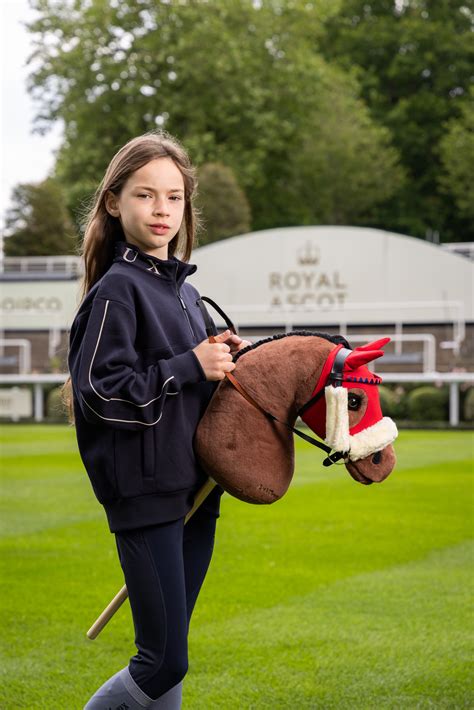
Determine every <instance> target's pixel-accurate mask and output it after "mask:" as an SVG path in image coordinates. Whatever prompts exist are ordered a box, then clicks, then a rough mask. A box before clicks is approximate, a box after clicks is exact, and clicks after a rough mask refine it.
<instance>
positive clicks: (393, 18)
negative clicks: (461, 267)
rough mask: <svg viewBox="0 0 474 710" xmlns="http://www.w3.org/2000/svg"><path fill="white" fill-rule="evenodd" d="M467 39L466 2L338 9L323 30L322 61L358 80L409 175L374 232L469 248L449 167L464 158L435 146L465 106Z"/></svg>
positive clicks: (471, 55) (374, 3)
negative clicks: (430, 233)
mask: <svg viewBox="0 0 474 710" xmlns="http://www.w3.org/2000/svg"><path fill="white" fill-rule="evenodd" d="M473 30H474V3H473V2H472V0H400V2H394V0H344V1H343V2H342V3H341V4H340V9H339V12H337V13H336V14H335V15H333V16H332V17H330V18H328V19H327V21H326V22H325V31H324V32H323V34H322V35H321V37H322V39H321V42H320V44H319V46H320V48H321V50H322V52H323V54H324V56H325V57H326V59H327V60H328V61H331V62H337V63H338V64H339V65H340V66H341V67H343V68H344V69H345V70H346V71H351V72H352V73H353V74H354V75H355V76H356V77H357V79H358V82H359V84H360V87H361V93H362V97H363V99H364V100H365V102H366V104H367V105H368V107H369V109H370V113H371V115H372V117H373V118H374V120H375V121H376V122H377V123H378V124H380V125H384V126H386V127H387V128H388V129H389V130H390V133H391V135H392V136H393V140H394V144H395V146H396V148H397V149H398V151H399V154H400V156H401V160H402V164H403V166H404V168H405V170H406V173H407V177H408V179H407V180H406V182H405V186H404V189H402V190H401V191H400V193H399V194H398V196H396V197H395V198H394V199H393V200H392V201H391V202H390V203H389V204H387V205H385V206H384V209H381V210H380V212H379V215H378V222H379V223H380V224H381V225H382V226H387V227H392V228H394V229H396V230H397V231H405V232H407V233H408V234H412V235H414V236H420V237H424V236H425V233H426V232H427V230H434V231H437V232H439V234H440V235H441V239H442V241H453V240H454V241H456V240H462V239H471V240H472V239H474V220H473V219H472V212H471V213H470V214H469V211H466V210H464V209H462V208H460V203H459V199H458V198H457V197H456V191H457V189H458V186H457V185H458V184H457V182H456V179H453V181H451V177H453V174H452V172H450V169H449V168H448V167H447V166H448V164H452V163H453V162H455V161H456V160H458V159H459V160H461V161H462V160H463V158H462V157H460V156H459V155H457V157H456V155H455V153H456V152H457V150H458V148H457V145H456V144H455V142H454V141H451V142H450V143H447V142H446V141H445V142H444V143H443V139H444V137H445V136H446V133H447V132H448V131H449V130H451V131H452V130H453V123H452V122H453V121H456V120H459V119H460V118H461V116H462V115H463V111H464V107H465V106H466V104H468V103H469V102H470V101H472V96H471V98H469V87H470V86H472V85H473V79H474V71H473V67H474V41H473V40H474V33H473ZM471 130H472V128H471ZM442 145H444V148H442ZM471 170H472V164H471ZM461 202H462V200H461Z"/></svg>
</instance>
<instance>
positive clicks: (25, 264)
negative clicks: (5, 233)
mask: <svg viewBox="0 0 474 710" xmlns="http://www.w3.org/2000/svg"><path fill="white" fill-rule="evenodd" d="M0 272H1V273H5V274H31V275H34V274H46V275H48V274H55V275H64V276H69V277H72V276H81V275H82V264H81V258H80V257H79V256H72V255H67V254H65V255H64V256H6V257H4V259H3V260H1V261H0Z"/></svg>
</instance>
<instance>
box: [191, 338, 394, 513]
mask: <svg viewBox="0 0 474 710" xmlns="http://www.w3.org/2000/svg"><path fill="white" fill-rule="evenodd" d="M389 340H390V339H389V338H383V339H381V340H378V341H375V342H373V343H369V344H368V345H364V346H362V347H359V348H356V349H355V350H351V349H350V348H349V347H344V346H345V345H348V344H347V342H346V341H345V340H344V339H343V338H341V337H338V336H336V337H334V338H332V337H331V336H328V335H326V334H321V333H319V334H315V333H311V332H306V331H302V332H301V331H300V332H298V331H295V332H292V333H287V334H286V335H278V336H273V337H272V338H268V339H266V340H262V341H259V342H258V343H254V344H253V345H251V346H248V347H247V348H245V349H243V350H241V351H240V352H238V353H237V354H236V355H235V356H234V362H235V363H236V368H235V370H234V371H233V373H232V374H233V375H234V376H235V378H236V379H237V380H238V383H240V385H241V386H242V387H243V389H244V390H245V391H246V392H247V393H249V394H250V395H251V398H250V399H252V398H255V399H256V401H257V403H258V404H259V405H261V408H260V410H259V408H256V407H255V406H253V405H252V404H251V403H249V401H247V399H246V398H245V397H243V396H242V394H241V393H240V392H239V391H237V389H235V387H234V385H233V384H232V383H231V382H230V381H229V379H227V378H226V379H225V380H223V381H222V382H220V384H219V386H218V387H217V389H216V391H215V393H214V395H213V397H212V399H211V401H210V403H209V405H208V407H207V409H206V411H205V413H204V416H203V417H202V419H201V421H200V423H199V426H198V428H197V431H196V435H195V440H194V446H195V451H196V454H197V456H198V459H199V461H200V463H201V465H202V467H203V468H204V470H205V471H206V472H207V473H208V475H209V476H211V477H212V478H213V479H214V480H215V481H216V482H217V483H219V484H220V485H221V486H222V487H223V488H224V490H226V491H227V492H228V493H230V494H231V495H233V496H235V497H236V498H240V499H241V500H244V501H247V502H250V503H272V502H274V501H275V500H278V499H279V498H281V497H282V495H284V493H285V492H286V491H287V489H288V486H289V485H290V482H291V479H292V477H293V472H294V442H293V433H292V432H293V431H295V432H296V433H298V430H295V429H294V423H295V421H296V418H297V417H298V416H301V418H302V419H303V421H304V422H305V423H306V424H307V425H308V426H309V428H310V429H311V430H312V431H314V432H315V433H316V434H317V435H318V436H319V437H321V438H322V439H324V440H325V441H326V444H327V445H326V446H324V445H323V447H322V448H324V449H325V450H326V451H327V452H329V451H334V452H336V453H335V454H331V455H330V456H329V457H328V458H327V459H326V460H325V462H324V463H325V465H328V464H331V463H332V462H334V461H336V460H338V459H343V461H344V464H345V466H346V468H347V470H348V471H349V473H350V475H351V476H352V477H353V478H354V479H355V480H356V481H358V482H360V483H363V484H366V485H367V484H370V483H373V482H380V481H383V480H384V479H385V478H386V477H387V476H388V475H389V474H390V473H391V471H392V470H393V468H394V466H395V461H396V459H395V453H394V450H393V447H392V442H393V441H394V440H395V438H396V436H397V428H396V426H395V424H394V422H393V421H392V420H391V419H389V418H388V417H383V416H382V412H381V409H380V402H379V397H378V390H377V385H378V384H379V383H380V382H381V378H380V377H378V376H376V375H374V374H373V373H371V372H370V371H369V370H368V368H367V363H369V362H371V361H373V360H374V359H376V358H378V357H380V356H381V355H383V351H382V350H381V348H382V347H383V346H384V345H385V344H386V343H387V342H388V341H389ZM334 341H335V342H334ZM341 341H342V342H341ZM315 383H316V384H315ZM254 404H255V401H254ZM262 410H264V411H262ZM269 413H270V415H269V416H266V415H268V414H269ZM282 424H284V425H283V426H282ZM304 438H308V437H304ZM313 443H314V440H313ZM317 445H320V444H317Z"/></svg>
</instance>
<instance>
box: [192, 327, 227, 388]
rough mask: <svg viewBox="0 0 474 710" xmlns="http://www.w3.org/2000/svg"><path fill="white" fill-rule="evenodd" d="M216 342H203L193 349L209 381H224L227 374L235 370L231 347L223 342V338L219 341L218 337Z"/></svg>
mask: <svg viewBox="0 0 474 710" xmlns="http://www.w3.org/2000/svg"><path fill="white" fill-rule="evenodd" d="M216 341H217V342H215V343H210V342H209V340H203V341H202V343H199V345H196V347H195V348H193V352H194V353H195V355H196V357H197V359H198V360H199V362H200V363H201V367H202V369H203V370H204V373H205V375H206V379H207V380H223V379H224V377H225V373H226V372H232V370H235V363H233V362H232V355H231V354H230V347H229V346H228V345H227V344H226V343H224V342H222V338H221V339H219V336H216Z"/></svg>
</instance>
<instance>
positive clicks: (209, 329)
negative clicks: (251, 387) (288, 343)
mask: <svg viewBox="0 0 474 710" xmlns="http://www.w3.org/2000/svg"><path fill="white" fill-rule="evenodd" d="M203 301H207V303H210V305H211V306H212V307H213V308H215V309H216V311H217V312H218V313H219V315H220V316H221V317H222V318H223V319H224V321H225V323H226V324H227V327H228V328H229V329H230V330H231V331H232V332H233V333H235V334H236V335H237V329H236V327H235V326H234V324H233V323H232V321H231V320H230V318H229V317H228V316H227V314H226V313H224V311H223V310H222V309H221V308H220V307H219V306H218V305H217V303H215V302H214V301H213V300H212V299H211V298H208V297H207V296H201V298H199V299H198V300H197V301H196V305H197V306H199V308H200V310H201V313H202V317H203V319H204V323H205V326H206V334H207V336H208V338H211V337H213V336H216V335H217V328H216V327H215V325H214V322H213V321H212V319H211V317H210V316H209V313H208V312H207V309H206V306H205V305H204V303H203ZM351 352H352V350H349V349H348V348H341V349H340V350H339V351H338V352H337V353H336V357H335V358H334V362H333V365H332V368H331V372H330V373H329V375H328V377H327V378H326V381H325V383H324V385H323V386H322V388H321V389H320V390H319V392H317V393H316V394H315V395H314V396H313V397H311V398H310V399H309V400H308V401H307V402H305V404H303V406H302V407H300V409H299V410H298V411H297V413H296V414H297V416H299V417H300V416H301V415H302V414H304V413H305V412H307V411H308V409H310V408H311V407H312V406H313V405H314V404H316V402H317V401H318V400H319V399H320V398H321V397H322V396H323V395H324V389H325V387H327V386H328V385H333V386H334V387H341V386H342V382H343V370H344V362H345V360H346V358H347V356H348V355H349V354H350V353H351ZM227 377H228V379H229V380H230V381H231V382H232V384H233V385H234V386H235V388H236V389H237V390H238V391H239V392H240V394H242V395H243V396H244V397H245V399H247V400H248V401H249V402H250V404H253V406H255V407H256V408H257V409H259V410H260V411H261V412H262V414H264V415H265V416H266V417H267V419H269V420H270V421H274V422H278V423H279V424H283V426H285V427H286V428H287V429H289V430H290V431H292V432H293V433H294V434H296V435H297V436H299V437H300V438H301V439H304V440H305V441H307V442H308V443H309V444H312V445H313V446H317V447H318V448H319V449H322V450H323V451H324V452H325V453H326V454H327V457H326V458H325V459H324V461H323V466H331V465H332V464H333V463H337V462H338V461H340V459H346V458H347V452H343V451H335V452H332V449H331V448H330V447H329V446H328V445H327V444H325V443H323V442H322V441H318V440H317V439H315V438H314V437H312V436H308V434H305V433H304V432H303V431H300V430H299V429H296V428H295V427H294V426H291V424H289V423H288V422H284V421H281V419H278V418H277V417H276V416H275V415H274V414H272V413H271V412H268V411H267V410H266V409H265V408H264V407H262V406H261V405H260V404H259V403H258V402H257V401H256V400H255V399H254V397H253V396H252V395H249V393H248V392H247V391H246V389H245V388H244V387H243V385H241V384H240V382H238V380H237V379H236V378H235V376H234V375H232V374H231V373H227ZM331 452H332V453H331Z"/></svg>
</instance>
